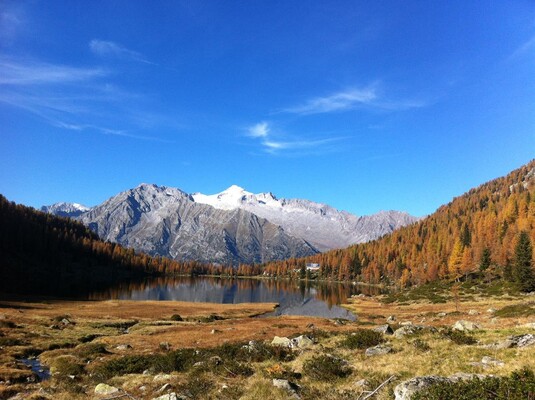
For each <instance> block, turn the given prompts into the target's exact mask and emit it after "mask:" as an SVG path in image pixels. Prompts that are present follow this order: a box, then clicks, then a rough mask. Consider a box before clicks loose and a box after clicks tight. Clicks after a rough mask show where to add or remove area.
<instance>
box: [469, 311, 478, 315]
mask: <svg viewBox="0 0 535 400" xmlns="http://www.w3.org/2000/svg"><path fill="white" fill-rule="evenodd" d="M468 315H479V312H478V311H477V310H470V311H468Z"/></svg>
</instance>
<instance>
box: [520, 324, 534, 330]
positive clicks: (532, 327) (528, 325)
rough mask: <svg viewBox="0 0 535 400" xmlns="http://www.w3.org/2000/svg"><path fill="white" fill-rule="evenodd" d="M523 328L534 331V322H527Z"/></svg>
mask: <svg viewBox="0 0 535 400" xmlns="http://www.w3.org/2000/svg"><path fill="white" fill-rule="evenodd" d="M522 326H523V327H524V328H531V329H535V322H528V323H527V324H524V325H522Z"/></svg>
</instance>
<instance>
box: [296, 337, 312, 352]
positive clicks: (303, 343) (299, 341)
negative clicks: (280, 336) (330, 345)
mask: <svg viewBox="0 0 535 400" xmlns="http://www.w3.org/2000/svg"><path fill="white" fill-rule="evenodd" d="M313 345H314V341H313V340H312V339H310V338H309V337H308V336H305V335H301V336H298V337H296V338H293V339H292V340H291V347H296V348H298V349H305V348H307V347H311V346H313Z"/></svg>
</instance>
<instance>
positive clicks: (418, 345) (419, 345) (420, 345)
mask: <svg viewBox="0 0 535 400" xmlns="http://www.w3.org/2000/svg"><path fill="white" fill-rule="evenodd" d="M412 345H413V346H414V347H415V349H416V350H418V351H421V352H422V353H425V352H426V351H429V350H431V347H430V346H429V344H428V343H427V342H424V341H423V340H422V339H416V340H414V341H413V342H412Z"/></svg>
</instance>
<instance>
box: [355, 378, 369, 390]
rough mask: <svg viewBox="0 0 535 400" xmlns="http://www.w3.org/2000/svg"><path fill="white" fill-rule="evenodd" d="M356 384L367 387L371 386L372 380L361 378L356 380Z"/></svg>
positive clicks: (363, 387)
mask: <svg viewBox="0 0 535 400" xmlns="http://www.w3.org/2000/svg"><path fill="white" fill-rule="evenodd" d="M355 386H356V387H359V388H361V389H367V388H369V387H370V382H369V381H367V380H366V379H360V380H358V381H356V382H355Z"/></svg>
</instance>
